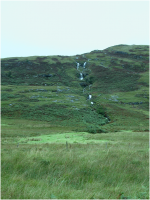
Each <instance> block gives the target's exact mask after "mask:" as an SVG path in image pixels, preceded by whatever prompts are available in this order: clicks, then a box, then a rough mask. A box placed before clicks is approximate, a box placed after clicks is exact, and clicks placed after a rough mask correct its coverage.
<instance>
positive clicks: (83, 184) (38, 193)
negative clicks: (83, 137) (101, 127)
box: [1, 133, 149, 199]
mask: <svg viewBox="0 0 150 200" xmlns="http://www.w3.org/2000/svg"><path fill="white" fill-rule="evenodd" d="M132 134H134V137H132V139H133V140H132V141H131V142H129V141H127V137H128V136H129V134H127V133H126V134H124V133H120V134H119V135H118V138H119V139H118V141H117V140H116V138H117V133H115V135H116V137H112V138H114V140H116V142H114V143H107V145H106V144H104V143H101V144H85V145H84V144H71V147H69V148H68V149H66V145H65V144H57V145H56V144H41V145H27V144H26V145H20V146H19V147H18V148H17V147H16V145H10V146H8V145H7V146H6V145H3V146H2V156H1V158H2V165H1V168H2V181H1V196H2V197H1V198H2V199H51V198H52V199H54V198H58V199H94V198H95V199H116V198H117V196H118V195H119V194H120V193H124V195H125V196H127V197H129V198H131V199H137V198H138V199H149V192H148V181H149V177H148V174H149V173H148V170H149V167H148V133H141V134H143V135H142V136H141V137H140V134H139V133H132ZM136 134H137V137H136ZM91 137H92V136H91ZM97 137H99V136H97ZM106 137H111V134H110V135H108V134H106ZM142 138H143V139H142ZM123 139H124V141H123Z"/></svg>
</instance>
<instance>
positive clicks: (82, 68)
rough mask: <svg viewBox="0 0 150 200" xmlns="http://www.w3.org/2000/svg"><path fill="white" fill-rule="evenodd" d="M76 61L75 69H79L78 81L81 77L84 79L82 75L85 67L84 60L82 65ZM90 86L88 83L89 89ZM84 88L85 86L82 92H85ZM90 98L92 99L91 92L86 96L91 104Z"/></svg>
mask: <svg viewBox="0 0 150 200" xmlns="http://www.w3.org/2000/svg"><path fill="white" fill-rule="evenodd" d="M76 63H77V70H78V71H79V73H80V78H79V79H80V81H82V80H83V79H84V77H83V71H84V70H85V69H86V67H85V66H86V64H87V63H86V62H84V64H83V66H81V65H80V63H78V62H76ZM91 86H92V85H89V90H90V89H91ZM85 90H86V87H85V88H83V93H84V92H85ZM91 99H92V95H91V94H89V96H88V100H89V101H90V102H91V104H94V103H93V102H92V101H91Z"/></svg>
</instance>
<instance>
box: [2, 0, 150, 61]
mask: <svg viewBox="0 0 150 200" xmlns="http://www.w3.org/2000/svg"><path fill="white" fill-rule="evenodd" d="M118 44H128V45H132V44H136V45H149V1H143V0H142V1H106V0H105V1H92V0H91V1H56V0H55V1H1V58H5V57H25V56H34V55H38V56H43V55H44V56H48V55H76V54H82V53H87V52H90V51H92V50H95V49H99V50H103V49H105V48H107V47H110V46H114V45H118Z"/></svg>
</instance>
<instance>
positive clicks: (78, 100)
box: [1, 45, 149, 133]
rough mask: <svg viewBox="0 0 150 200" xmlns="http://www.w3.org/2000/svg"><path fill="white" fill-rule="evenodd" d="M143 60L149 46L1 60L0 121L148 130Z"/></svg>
mask: <svg viewBox="0 0 150 200" xmlns="http://www.w3.org/2000/svg"><path fill="white" fill-rule="evenodd" d="M148 56H149V46H146V45H131V46H130V45H117V46H113V47H109V48H107V49H105V50H102V51H101V50H95V51H92V52H90V53H85V54H82V55H76V56H45V57H44V56H31V57H16V58H5V59H1V82H2V87H1V89H2V92H1V102H2V117H5V118H16V119H17V118H23V119H32V120H42V121H48V122H49V123H50V124H51V125H52V126H57V127H66V128H69V129H71V130H78V131H80V130H81V131H88V132H92V133H95V132H110V131H119V130H132V131H144V130H145V131H148V122H149V121H148V118H149V112H148V105H149V57H148ZM89 95H91V96H89Z"/></svg>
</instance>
